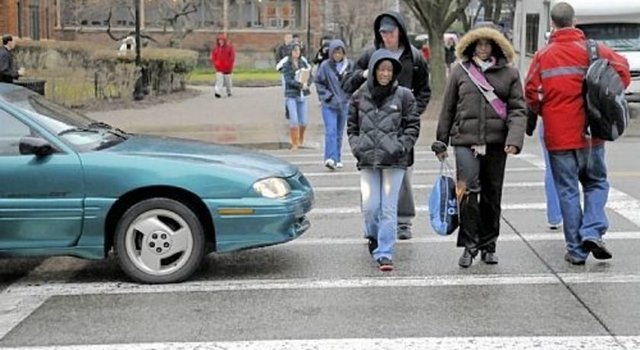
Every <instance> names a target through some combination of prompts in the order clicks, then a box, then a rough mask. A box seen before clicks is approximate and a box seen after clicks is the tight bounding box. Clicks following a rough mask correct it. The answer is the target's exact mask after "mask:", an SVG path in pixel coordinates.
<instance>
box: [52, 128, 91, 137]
mask: <svg viewBox="0 0 640 350" xmlns="http://www.w3.org/2000/svg"><path fill="white" fill-rule="evenodd" d="M72 132H90V133H94V134H99V133H100V131H98V130H96V129H89V128H71V129H67V130H62V131H61V132H59V133H58V136H62V135H64V134H68V133H72Z"/></svg>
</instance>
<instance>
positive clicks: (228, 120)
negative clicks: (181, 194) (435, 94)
mask: <svg viewBox="0 0 640 350" xmlns="http://www.w3.org/2000/svg"><path fill="white" fill-rule="evenodd" d="M191 88H193V89H197V90H200V91H202V94H201V95H199V96H196V97H194V98H190V99H187V100H183V101H180V102H175V103H161V104H157V105H154V106H151V107H149V108H136V109H123V110H115V111H107V112H105V111H102V112H93V113H89V116H90V117H92V118H94V119H97V120H100V121H103V122H106V123H108V124H111V125H114V126H116V127H118V128H121V129H123V130H126V131H128V132H136V133H146V134H156V135H165V136H172V137H181V138H190V139H197V140H203V141H208V142H216V143H222V144H231V145H239V146H243V147H249V148H259V149H286V148H288V147H289V137H288V126H287V120H286V119H285V117H284V97H283V94H282V88H281V87H279V86H277V87H236V88H234V89H233V96H232V97H230V98H226V97H223V98H215V97H214V96H213V87H211V86H192V87H191ZM308 106H309V125H308V127H307V134H306V137H305V139H306V141H305V145H304V146H305V147H303V148H312V149H322V145H323V134H324V128H323V123H322V117H321V113H320V104H319V103H318V98H317V95H316V93H315V91H312V94H311V96H309V99H308ZM636 107H637V106H634V108H636ZM439 108H440V107H439V106H430V108H428V109H427V112H426V113H425V114H423V115H422V125H421V130H420V137H419V139H418V147H430V145H431V142H433V140H434V139H435V126H436V118H437V114H438V113H439ZM625 134H626V135H625V137H638V136H640V119H637V118H636V119H633V120H632V123H631V126H630V127H629V128H628V130H627V132H626V133H625ZM345 143H346V137H345ZM343 147H346V149H345V148H343V150H348V147H349V146H348V145H346V144H345V145H344V146H343Z"/></svg>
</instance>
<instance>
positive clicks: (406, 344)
mask: <svg viewBox="0 0 640 350" xmlns="http://www.w3.org/2000/svg"><path fill="white" fill-rule="evenodd" d="M639 347H640V337H638V336H633V337H616V338H613V337H607V336H592V337H579V336H577V337H455V338H454V337H449V338H438V337H433V338H369V339H308V340H303V339H301V340H254V341H237V342H199V343H196V342H189V343H141V344H132V343H129V344H104V345H102V344H98V345H70V346H41V347H21V348H4V349H5V350H18V349H20V350H121V349H130V350H172V349H180V350H202V349H210V350H300V349H304V350H371V349H375V350H398V349H403V350H425V349H429V350H494V349H519V350H578V349H598V350H622V349H625V348H626V349H637V348H639Z"/></svg>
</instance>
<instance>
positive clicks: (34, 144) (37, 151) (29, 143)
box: [19, 136, 55, 157]
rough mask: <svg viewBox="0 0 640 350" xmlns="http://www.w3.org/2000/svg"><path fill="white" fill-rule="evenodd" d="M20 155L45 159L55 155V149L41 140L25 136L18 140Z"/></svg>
mask: <svg viewBox="0 0 640 350" xmlns="http://www.w3.org/2000/svg"><path fill="white" fill-rule="evenodd" d="M19 148H20V154H22V155H27V154H33V155H35V156H37V157H46V156H48V155H51V154H53V153H55V149H54V148H53V146H51V144H50V143H49V142H48V141H47V140H45V139H42V138H39V137H32V136H25V137H23V138H21V139H20V146H19Z"/></svg>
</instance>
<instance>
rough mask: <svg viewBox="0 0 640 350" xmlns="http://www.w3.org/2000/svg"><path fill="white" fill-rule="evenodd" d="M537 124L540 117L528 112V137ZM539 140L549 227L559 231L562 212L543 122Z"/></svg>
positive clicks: (539, 130)
mask: <svg viewBox="0 0 640 350" xmlns="http://www.w3.org/2000/svg"><path fill="white" fill-rule="evenodd" d="M537 123H538V115H537V114H536V113H533V112H531V110H528V111H527V130H526V134H527V135H528V136H533V132H534V131H535V128H536V125H537ZM538 138H539V141H540V148H541V149H542V156H543V157H544V196H545V199H546V203H547V210H546V211H547V227H548V228H549V229H551V230H557V229H559V228H560V227H562V213H561V212H560V200H559V199H558V191H557V190H556V185H555V183H554V182H553V174H552V173H551V163H550V160H549V151H548V150H547V147H546V146H545V145H544V126H543V124H542V122H540V127H539V128H538Z"/></svg>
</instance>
